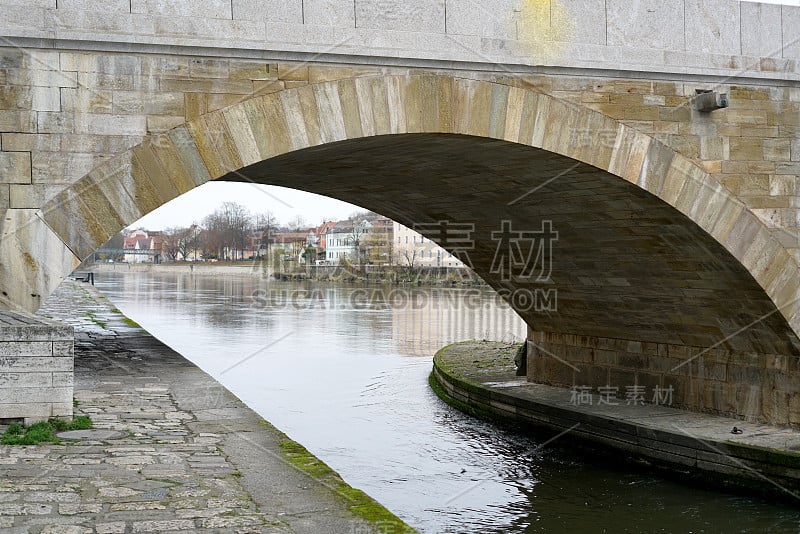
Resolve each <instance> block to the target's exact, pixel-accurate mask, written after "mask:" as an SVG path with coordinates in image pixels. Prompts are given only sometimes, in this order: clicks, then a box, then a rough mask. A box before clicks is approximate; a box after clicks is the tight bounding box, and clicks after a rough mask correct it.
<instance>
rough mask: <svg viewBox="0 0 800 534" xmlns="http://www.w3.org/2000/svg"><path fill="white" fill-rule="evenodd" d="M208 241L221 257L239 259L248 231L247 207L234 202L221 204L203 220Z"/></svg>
mask: <svg viewBox="0 0 800 534" xmlns="http://www.w3.org/2000/svg"><path fill="white" fill-rule="evenodd" d="M204 224H205V227H206V230H207V231H208V234H209V235H208V237H209V241H210V243H213V244H214V245H215V248H216V251H217V255H218V257H219V258H221V259H237V255H238V257H239V259H241V257H242V256H243V255H244V249H245V247H246V245H247V237H248V234H249V233H250V227H251V217H250V212H248V211H247V208H245V207H244V206H242V205H241V204H237V203H236V202H223V203H222V206H221V207H220V208H218V209H217V210H216V211H215V212H214V213H212V214H211V215H209V216H207V217H206V218H205V220H204Z"/></svg>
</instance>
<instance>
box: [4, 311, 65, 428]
mask: <svg viewBox="0 0 800 534" xmlns="http://www.w3.org/2000/svg"><path fill="white" fill-rule="evenodd" d="M73 340H74V332H73V328H72V327H71V326H64V325H59V324H56V323H47V322H43V321H42V320H41V319H38V318H32V317H29V316H26V315H20V314H16V313H11V312H0V420H8V419H12V420H13V419H24V421H25V423H26V424H30V423H32V422H36V421H42V420H47V419H48V418H50V417H67V418H68V417H72V408H73V405H72V390H73V383H74V382H73V380H74V379H73V376H74V371H73V362H74V341H73Z"/></svg>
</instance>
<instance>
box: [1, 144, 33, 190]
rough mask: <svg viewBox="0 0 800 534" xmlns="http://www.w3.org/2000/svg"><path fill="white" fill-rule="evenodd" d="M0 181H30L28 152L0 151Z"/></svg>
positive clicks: (6, 182) (27, 182) (12, 182)
mask: <svg viewBox="0 0 800 534" xmlns="http://www.w3.org/2000/svg"><path fill="white" fill-rule="evenodd" d="M0 183H2V184H29V183H31V154H30V152H0Z"/></svg>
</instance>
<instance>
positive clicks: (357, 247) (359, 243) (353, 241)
mask: <svg viewBox="0 0 800 534" xmlns="http://www.w3.org/2000/svg"><path fill="white" fill-rule="evenodd" d="M368 233H369V223H367V221H365V220H363V221H360V222H356V221H353V229H352V230H350V234H349V235H348V236H347V240H348V241H349V242H350V245H351V246H352V247H353V254H354V255H355V258H353V259H354V261H353V263H354V264H355V265H356V266H357V267H358V266H360V265H361V256H362V255H363V252H364V240H365V237H366V236H367V234H368Z"/></svg>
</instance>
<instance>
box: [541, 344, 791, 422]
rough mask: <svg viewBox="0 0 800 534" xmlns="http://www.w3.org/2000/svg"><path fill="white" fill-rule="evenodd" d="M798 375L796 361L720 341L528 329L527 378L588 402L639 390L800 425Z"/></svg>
mask: <svg viewBox="0 0 800 534" xmlns="http://www.w3.org/2000/svg"><path fill="white" fill-rule="evenodd" d="M765 348H767V347H765ZM798 372H800V359H798V358H797V357H796V356H787V355H786V354H778V353H769V352H768V348H767V350H765V351H764V352H762V353H754V352H744V351H739V350H733V349H731V348H729V347H727V346H726V344H724V343H723V344H721V345H720V346H719V347H713V348H708V347H692V346H688V345H674V344H664V343H643V342H640V341H632V340H625V339H611V338H601V337H590V336H579V335H568V334H556V333H549V332H537V331H534V330H531V331H530V332H529V343H528V379H529V380H531V381H533V382H538V383H542V384H549V385H553V386H562V387H575V388H584V390H585V391H587V392H590V393H591V394H592V395H594V401H595V402H597V401H598V400H599V398H600V396H601V394H602V393H603V392H604V391H605V392H606V393H610V394H611V395H612V396H611V397H607V399H606V400H610V401H612V402H618V403H622V404H624V403H625V402H627V398H626V395H628V394H629V393H630V392H633V391H634V389H633V387H634V386H638V387H639V388H640V390H639V391H640V393H641V394H642V400H644V401H645V402H649V403H654V402H659V401H661V402H659V403H661V404H663V403H664V402H663V401H664V400H665V399H666V398H667V396H668V397H669V402H667V404H669V405H671V406H674V407H675V408H683V409H687V410H691V411H700V412H707V413H714V414H719V415H727V416H732V417H739V418H742V419H745V420H747V421H750V422H763V423H770V424H778V425H792V426H800V387H798V383H797V380H796V379H795V377H796V376H797V373H798ZM608 387H610V388H611V389H606V390H603V389H602V388H608ZM587 388H588V389H587ZM657 392H660V393H659V396H658V397H656V395H657Z"/></svg>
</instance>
